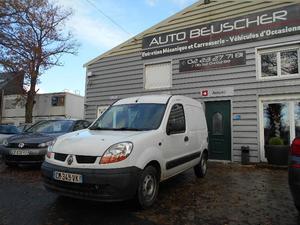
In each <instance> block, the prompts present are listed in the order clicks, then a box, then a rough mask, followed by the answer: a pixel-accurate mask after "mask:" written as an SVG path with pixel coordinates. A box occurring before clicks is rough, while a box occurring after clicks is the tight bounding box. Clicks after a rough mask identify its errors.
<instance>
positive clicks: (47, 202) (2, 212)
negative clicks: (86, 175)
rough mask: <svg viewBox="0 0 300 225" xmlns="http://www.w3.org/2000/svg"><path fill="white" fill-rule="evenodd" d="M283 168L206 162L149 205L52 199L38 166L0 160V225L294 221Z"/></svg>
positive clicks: (165, 186)
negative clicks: (201, 174)
mask: <svg viewBox="0 0 300 225" xmlns="http://www.w3.org/2000/svg"><path fill="white" fill-rule="evenodd" d="M299 221H300V219H299V216H298V212H297V211H296V209H295V207H294V205H293V201H292V198H291V194H290V192H289V189H288V184H287V171H286V170H284V169H268V168H258V167H256V166H251V167H242V166H239V165H235V164H227V165H224V164H217V163H210V167H209V172H208V174H207V177H206V178H205V179H197V178H196V177H195V176H194V174H193V171H192V170H190V171H187V172H185V173H184V174H181V175H178V176H176V177H174V178H172V179H171V180H168V181H166V182H164V183H162V184H161V186H160V194H159V196H158V201H157V203H156V204H155V205H154V206H153V208H151V209H149V210H146V211H141V210H138V209H137V208H136V206H135V204H134V203H133V201H128V202H123V203H110V204H108V203H106V204H104V203H98V202H90V201H82V200H74V199H69V198H64V197H57V196H56V195H55V194H52V193H49V192H47V191H46V190H45V189H44V188H43V185H42V182H41V177H40V170H39V168H32V167H20V168H8V167H6V166H5V165H4V164H3V163H2V164H1V163H0V225H19V224H20V225H23V224H26V225H27V224H28V225H73V224H78V225H92V224H105V225H109V224H115V225H119V224H120V225H126V224H130V225H134V224H137V225H151V224H163V225H167V224H175V225H177V224H178V225H184V224H211V225H219V224H222V225H225V224H228V225H231V224H246V225H247V224H254V225H273V224H280V225H293V224H295V225H296V224H299Z"/></svg>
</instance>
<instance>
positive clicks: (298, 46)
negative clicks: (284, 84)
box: [256, 42, 300, 81]
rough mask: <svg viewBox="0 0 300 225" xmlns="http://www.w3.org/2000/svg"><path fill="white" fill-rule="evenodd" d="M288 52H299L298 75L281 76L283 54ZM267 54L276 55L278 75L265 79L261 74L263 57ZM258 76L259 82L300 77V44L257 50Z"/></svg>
mask: <svg viewBox="0 0 300 225" xmlns="http://www.w3.org/2000/svg"><path fill="white" fill-rule="evenodd" d="M288 50H297V56H298V73H297V74H286V75H282V74H281V55H280V53H281V52H284V51H288ZM266 53H276V62H277V75H276V76H268V77H263V76H262V72H261V55H262V54H266ZM256 74H257V80H260V81H267V80H280V79H287V78H295V77H299V75H300V43H299V42H297V43H287V44H285V45H273V46H265V47H259V48H256Z"/></svg>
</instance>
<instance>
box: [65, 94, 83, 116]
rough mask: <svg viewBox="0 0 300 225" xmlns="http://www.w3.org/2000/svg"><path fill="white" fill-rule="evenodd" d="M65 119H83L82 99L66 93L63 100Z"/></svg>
mask: <svg viewBox="0 0 300 225" xmlns="http://www.w3.org/2000/svg"><path fill="white" fill-rule="evenodd" d="M65 103H66V104H65V106H66V112H65V115H66V117H67V118H74V119H83V116H84V97H82V96H80V95H75V94H71V93H66V99H65Z"/></svg>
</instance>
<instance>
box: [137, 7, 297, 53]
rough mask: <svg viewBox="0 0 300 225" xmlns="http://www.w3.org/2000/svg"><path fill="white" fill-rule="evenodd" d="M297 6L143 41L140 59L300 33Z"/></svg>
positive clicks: (155, 36)
mask: <svg viewBox="0 0 300 225" xmlns="http://www.w3.org/2000/svg"><path fill="white" fill-rule="evenodd" d="M299 15H300V4H294V5H290V6H287V7H282V8H277V9H271V10H267V11H262V12H258V13H252V14H249V15H246V16H242V17H237V18H233V19H228V20H223V21H217V22H212V23H209V24H204V25H199V26H196V27H192V28H186V29H182V30H178V31H174V32H169V33H163V34H157V35H153V36H148V37H145V38H143V43H142V48H143V50H142V57H143V58H154V57H160V56H167V55H173V54H180V53H186V52H192V51H199V50H203V49H209V48H216V47H222V46H229V45H235V44H241V43H247V42H253V41H259V40H266V39H271V38H277V37H284V36H288V35H294V34H300V17H299Z"/></svg>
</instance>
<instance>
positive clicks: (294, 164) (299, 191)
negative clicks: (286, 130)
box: [289, 137, 300, 211]
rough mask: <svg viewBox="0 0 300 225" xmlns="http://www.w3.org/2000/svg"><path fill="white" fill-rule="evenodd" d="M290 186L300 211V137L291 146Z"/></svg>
mask: <svg viewBox="0 0 300 225" xmlns="http://www.w3.org/2000/svg"><path fill="white" fill-rule="evenodd" d="M289 185H290V189H291V193H292V195H293V198H294V203H295V206H296V208H297V209H298V211H300V137H298V138H295V140H294V141H293V143H292V145H291V150H290V157H289Z"/></svg>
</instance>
